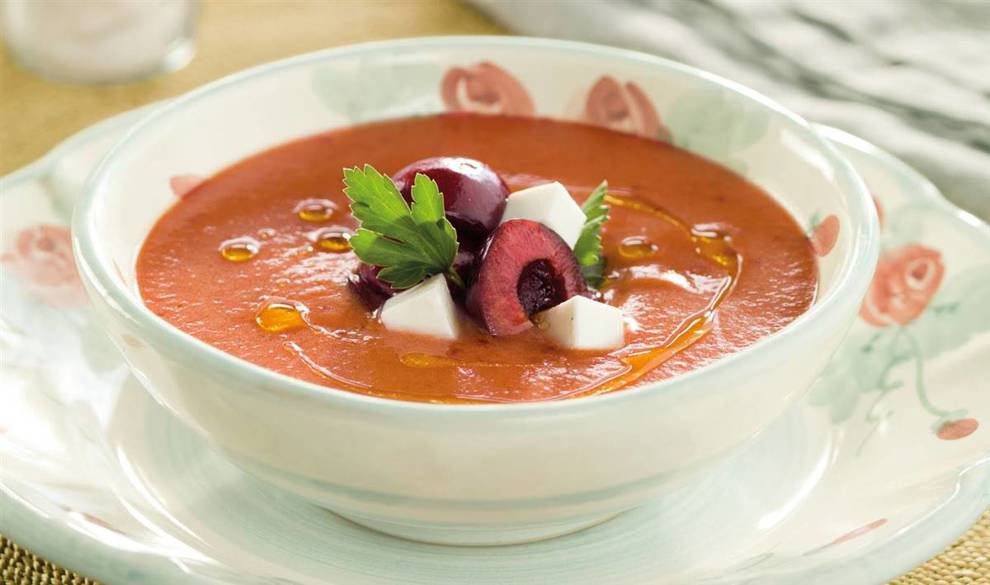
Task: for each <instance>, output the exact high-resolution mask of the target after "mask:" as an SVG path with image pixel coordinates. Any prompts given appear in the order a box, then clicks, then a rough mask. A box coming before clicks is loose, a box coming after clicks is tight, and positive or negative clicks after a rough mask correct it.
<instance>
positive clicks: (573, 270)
mask: <svg viewBox="0 0 990 585" xmlns="http://www.w3.org/2000/svg"><path fill="white" fill-rule="evenodd" d="M579 294H587V285H586V284H585V281H584V276H583V275H582V274H581V267H580V266H579V265H578V263H577V259H576V258H575V257H574V252H572V251H571V248H570V246H568V245H567V243H566V242H564V240H563V239H561V237H560V236H559V235H557V233H556V232H554V231H553V230H551V229H550V228H548V227H546V226H545V225H543V224H541V223H537V222H535V221H530V220H526V219H514V220H511V221H507V222H505V223H503V224H502V225H500V226H499V227H498V229H496V230H495V232H494V233H493V234H492V237H491V239H490V240H489V241H488V245H487V246H486V248H485V250H484V252H483V254H482V260H481V264H480V266H479V268H478V273H477V274H476V276H475V280H474V283H473V284H472V285H471V288H470V289H469V290H468V297H467V308H468V311H469V312H470V313H471V314H472V315H474V316H475V317H476V318H477V319H478V320H479V321H481V323H482V324H483V325H484V326H485V328H486V329H487V330H488V332H489V333H491V334H492V335H514V334H516V333H520V332H522V331H525V330H526V329H528V328H529V327H532V325H533V324H532V322H531V321H530V317H531V316H532V315H533V314H534V313H538V312H540V311H543V310H546V309H549V308H550V307H553V306H555V305H558V304H560V303H562V302H564V301H566V300H567V299H569V298H571V297H573V296H575V295H579Z"/></svg>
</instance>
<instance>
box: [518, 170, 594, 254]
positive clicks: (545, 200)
mask: <svg viewBox="0 0 990 585" xmlns="http://www.w3.org/2000/svg"><path fill="white" fill-rule="evenodd" d="M510 219H529V220H532V221H538V222H540V223H542V224H543V225H545V226H547V227H548V228H550V229H552V230H553V231H555V232H557V235H559V236H560V237H561V239H563V240H564V241H565V242H567V245H568V246H570V247H571V248H574V244H576V243H577V241H578V237H579V236H580V235H581V228H582V227H584V219H585V218H584V212H583V211H581V207H580V206H579V205H578V204H577V203H576V202H575V201H574V199H573V198H572V197H571V194H570V193H568V192H567V189H566V188H564V186H563V185H561V184H560V183H558V182H556V181H555V182H553V183H546V184H544V185H537V186H535V187H530V188H528V189H523V190H522V191H516V192H515V193H513V194H511V195H509V198H508V199H507V200H506V203H505V212H504V213H503V214H502V223H505V222H507V221H509V220H510Z"/></svg>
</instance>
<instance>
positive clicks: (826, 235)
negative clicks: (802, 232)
mask: <svg viewBox="0 0 990 585" xmlns="http://www.w3.org/2000/svg"><path fill="white" fill-rule="evenodd" d="M810 238H811V247H812V248H814V250H815V254H817V255H819V256H828V254H829V252H831V251H832V248H835V243H836V242H838V241H839V218H838V217H836V216H834V215H829V216H828V217H826V218H825V219H823V220H822V221H821V222H820V223H819V224H818V225H816V226H815V229H813V230H812V231H811V236H810Z"/></svg>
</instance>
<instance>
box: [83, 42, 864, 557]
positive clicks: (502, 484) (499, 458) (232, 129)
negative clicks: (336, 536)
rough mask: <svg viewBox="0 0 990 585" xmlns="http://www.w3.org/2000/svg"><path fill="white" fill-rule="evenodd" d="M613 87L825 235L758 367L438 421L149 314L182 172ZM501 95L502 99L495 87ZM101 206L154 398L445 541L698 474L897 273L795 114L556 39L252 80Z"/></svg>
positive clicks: (306, 492) (726, 364)
mask: <svg viewBox="0 0 990 585" xmlns="http://www.w3.org/2000/svg"><path fill="white" fill-rule="evenodd" d="M480 62H490V63H494V64H495V65H496V67H497V69H496V68H493V67H492V66H490V65H485V66H481V67H479V66H477V64H478V63H480ZM604 76H607V77H608V78H609V79H611V80H613V81H614V83H613V82H612V81H608V80H607V79H606V81H604V82H602V81H601V79H602V78H603V77H604ZM469 81H470V83H472V84H473V87H472V88H471V89H472V90H471V91H468V88H467V86H466V83H468V82H469ZM595 83H599V84H601V83H604V84H605V86H608V87H610V88H611V90H610V91H611V92H612V93H613V97H615V98H616V99H618V100H620V101H621V102H622V103H624V104H625V106H626V113H627V115H625V116H621V115H620V116H618V117H614V118H609V119H608V120H605V121H603V120H601V119H599V120H597V121H598V122H600V123H605V122H608V123H611V124H613V125H615V126H616V127H621V128H623V129H625V130H630V131H635V132H640V133H649V134H656V135H657V136H660V135H663V134H666V133H668V132H669V134H670V135H672V136H673V141H674V143H675V144H677V145H679V146H682V147H684V148H687V149H689V150H692V151H694V152H697V153H699V154H702V155H704V156H707V157H709V158H711V159H713V160H716V161H718V162H721V163H723V164H726V165H728V166H730V167H732V168H734V169H737V170H738V171H739V172H741V173H742V174H744V175H745V176H746V177H747V178H749V179H750V180H751V181H753V182H755V183H756V184H758V185H760V186H761V187H763V188H764V189H766V190H767V191H768V192H769V193H771V194H772V195H773V196H774V197H775V198H777V199H778V200H779V201H780V202H781V203H782V204H783V205H784V206H786V208H787V209H789V210H790V211H791V212H792V213H793V215H794V216H795V217H796V218H797V220H798V221H799V222H800V223H801V224H803V225H808V226H809V229H811V227H810V226H817V229H816V230H815V240H816V241H817V243H818V247H819V250H820V251H821V252H822V254H823V255H822V257H821V258H820V267H821V276H820V281H821V286H820V294H819V296H818V299H817V301H816V303H815V305H814V306H813V307H812V308H811V309H810V310H809V311H808V312H807V313H806V314H804V315H803V316H801V317H800V318H799V319H797V320H796V321H794V322H793V323H792V324H791V325H789V326H787V327H786V328H784V329H783V330H781V331H780V332H778V333H776V334H774V335H772V336H770V337H768V338H765V339H763V340H762V341H760V342H758V343H756V344H754V345H753V346H752V347H750V348H748V349H746V350H744V351H741V352H739V353H736V354H734V355H732V356H730V357H727V358H724V359H722V360H719V361H718V362H716V363H714V364H711V365H709V366H707V367H704V368H701V369H698V370H695V371H693V372H691V373H689V374H686V375H682V376H679V377H676V378H674V379H671V380H667V381H664V382H660V383H657V384H651V385H647V386H643V387H637V388H632V389H628V390H624V391H620V392H617V393H614V394H610V395H605V396H598V397H590V398H581V399H575V400H567V401H561V402H544V403H524V404H510V405H432V404H420V403H409V402H399V401H392V400H386V399H379V398H372V397H368V396H362V395H358V394H352V393H349V392H346V391H338V390H333V389H328V388H325V387H322V386H317V385H314V384H311V383H308V382H303V381H300V380H296V379H293V378H289V377H286V376H284V375H281V374H278V373H275V372H272V371H269V370H266V369H264V368H261V367H259V366H256V365H253V364H250V363H248V362H245V361H242V360H240V359H238V358H235V357H233V356H231V355H229V354H226V353H223V352H221V351H219V350H217V349H215V348H213V347H211V346H209V345H207V344H205V343H203V342H201V341H199V340H197V339H195V338H193V337H191V336H189V335H187V334H185V333H183V332H181V331H179V330H178V329H176V328H174V327H172V326H171V325H169V324H168V323H166V322H165V321H163V320H162V319H160V318H158V317H156V316H155V315H154V314H152V313H151V312H150V311H149V310H148V309H147V308H145V307H144V305H143V304H142V302H141V298H140V296H139V294H138V292H137V287H136V284H135V271H134V265H135V258H136V256H137V254H138V251H139V249H140V246H141V243H142V241H143V240H144V237H145V235H146V234H147V232H148V231H149V229H150V228H151V226H152V224H153V223H154V222H155V220H156V219H157V218H158V217H159V216H160V215H161V214H162V213H163V212H164V211H165V210H166V209H167V208H168V207H169V206H171V205H172V204H174V203H175V196H174V195H173V193H172V191H171V190H170V188H169V184H170V179H172V178H174V177H176V176H181V175H189V174H195V175H203V176H209V175H211V174H212V173H214V172H216V171H218V170H220V169H222V168H224V167H225V166H227V165H229V164H231V163H233V162H235V161H238V160H239V159H241V158H243V157H245V156H247V155H250V154H252V153H255V152H257V151H259V150H262V149H265V148H267V147H270V146H273V145H276V144H279V143H281V142H284V141H286V140H289V139H291V138H296V137H299V136H303V135H308V134H313V133H316V132H320V131H324V130H327V129H330V128H334V127H340V126H346V125H350V124H354V123H358V122H364V121H369V120H377V119H384V118H391V117H399V116H410V115H419V114H426V113H435V112H441V111H444V110H445V109H450V108H460V109H473V110H479V109H488V110H492V109H495V110H497V109H499V108H505V109H507V110H508V111H513V112H516V113H528V112H530V111H532V110H534V109H535V112H536V114H537V115H541V116H549V117H558V118H564V117H566V118H573V117H574V116H578V117H581V116H584V115H585V114H586V112H587V111H588V108H585V107H584V105H585V104H586V102H587V100H588V99H589V98H588V93H589V88H590V87H591V86H592V85H593V84H595ZM485 85H487V89H488V90H489V91H487V92H485V91H477V89H478V86H485ZM444 88H445V89H444ZM479 96H480V97H479ZM493 96H494V97H493ZM444 98H446V99H444ZM592 109H594V108H592ZM653 112H655V113H657V114H658V115H659V119H658V123H654V121H655V120H654V119H653V118H651V115H652V113H653ZM86 191H87V192H86V194H85V195H84V198H83V201H82V202H81V204H80V205H79V206H78V208H77V210H76V215H75V218H74V222H73V233H74V237H75V251H76V255H77V259H78V262H79V266H80V270H81V273H82V276H83V280H84V281H85V283H86V286H87V288H88V289H89V292H90V295H91V297H92V299H93V302H94V304H95V305H96V310H97V312H98V314H99V316H100V319H101V321H102V323H103V324H104V325H105V326H106V328H107V330H108V331H109V333H110V335H111V337H112V338H113V340H114V342H115V343H116V344H117V345H118V346H119V347H120V349H121V351H122V352H123V353H124V355H125V356H126V359H127V361H128V363H129V364H130V365H131V368H132V370H133V372H134V375H135V376H136V377H137V378H138V379H139V380H140V381H141V382H142V383H143V384H144V385H145V387H147V389H148V390H149V391H150V392H151V393H152V395H153V396H154V397H155V398H156V399H157V400H158V401H160V402H161V403H162V404H164V405H166V406H167V407H168V408H169V409H170V410H171V412H173V413H174V414H175V415H176V416H177V417H178V418H180V419H181V420H183V421H185V422H186V423H188V424H189V425H190V426H191V427H193V428H194V429H196V430H197V431H199V432H200V433H202V434H203V435H204V436H205V437H207V439H208V440H209V441H210V442H211V443H212V444H213V445H215V446H217V447H219V448H220V449H222V450H223V451H224V452H225V453H226V454H227V455H229V456H230V457H231V458H232V459H233V460H234V461H235V462H237V463H238V464H239V465H241V466H242V467H244V468H245V469H247V470H249V471H251V472H252V473H254V474H256V475H257V476H258V477H260V478H262V479H264V480H265V481H268V482H270V483H273V484H275V485H278V486H281V487H283V488H285V489H287V490H289V491H292V492H295V493H296V494H299V495H301V496H303V497H305V498H309V499H310V500H312V501H314V502H316V503H318V504H320V505H322V506H326V507H328V508H330V509H332V510H334V511H336V512H338V513H340V514H342V515H344V516H346V517H348V518H351V519H353V520H355V521H357V522H359V523H362V524H366V525H369V526H372V527H374V528H377V529H380V530H383V531H385V532H389V533H393V534H397V535H401V536H406V537H409V538H413V539H420V540H427V541H434V542H447V543H464V544H491V543H507V542H519V541H525V540H533V539H538V538H543V537H547V536H551V535H555V534H561V533H565V532H568V531H572V530H575V529H577V528H580V527H582V526H586V525H590V524H594V523H597V522H600V521H602V520H603V519H606V518H608V517H610V516H612V515H615V514H617V513H620V512H622V511H623V510H627V509H629V508H631V507H634V506H636V505H638V504H640V503H642V502H643V501H645V500H647V499H649V498H654V497H657V496H659V495H662V494H663V493H664V492H666V491H669V490H671V489H673V488H674V487H676V486H679V485H682V484H683V483H684V482H685V481H687V480H689V479H690V478H691V477H693V476H695V475H696V474H699V473H702V472H703V471H704V470H705V469H706V468H707V467H708V466H710V465H712V464H713V463H715V462H716V461H718V460H719V459H720V458H722V457H724V456H725V455H727V454H728V453H729V452H730V451H732V450H733V449H734V448H736V447H738V446H740V445H741V444H742V443H744V442H746V441H747V440H748V439H750V438H752V437H753V436H754V435H756V434H757V433H758V432H760V430H761V429H763V428H764V427H766V426H767V424H768V423H770V422H771V421H772V420H774V419H775V418H776V417H777V416H778V415H779V414H781V413H782V412H783V411H784V409H785V408H786V407H787V406H788V404H789V403H791V402H792V401H793V400H795V399H796V398H797V397H799V396H801V395H802V393H803V392H804V391H805V390H806V389H807V388H808V387H809V386H810V384H811V383H812V381H813V380H814V379H815V378H816V376H817V375H818V374H819V372H820V371H821V369H822V368H823V366H824V365H825V363H826V361H827V359H828V357H829V356H830V355H831V353H832V352H833V350H834V349H835V348H836V346H837V345H838V343H839V341H840V340H841V339H842V337H843V335H844V334H845V332H846V329H847V327H848V326H849V325H850V323H851V321H852V319H853V317H854V315H855V314H856V312H857V308H858V307H859V303H860V300H861V298H862V296H863V294H864V292H865V291H866V287H867V284H868V282H869V279H870V277H871V275H872V273H873V268H874V265H875V262H876V256H877V220H876V214H875V211H874V208H873V205H872V203H871V201H870V198H869V196H868V194H867V193H866V191H865V189H864V187H863V185H862V183H861V181H860V180H859V178H858V177H857V176H856V175H855V173H854V172H853V170H852V169H851V167H850V166H849V165H848V164H847V163H846V161H845V160H843V159H842V158H841V157H840V156H839V155H838V154H837V153H836V152H835V151H834V150H833V149H832V148H831V147H830V146H828V145H827V144H826V143H825V141H824V140H822V139H821V138H820V137H819V136H818V135H817V134H815V132H814V131H812V129H811V128H810V127H809V126H808V124H807V123H805V122H804V121H803V120H801V119H800V118H798V117H797V116H795V115H793V114H791V113H789V112H787V111H786V110H784V109H783V108H781V107H780V106H778V105H776V104H774V103H773V102H771V101H769V100H767V99H766V98H764V97H762V96H760V95H758V94H756V93H754V92H752V91H750V90H748V89H746V88H744V87H741V86H739V85H736V84H734V83H731V82H729V81H726V80H724V79H720V78H718V77H715V76H712V75H709V74H707V73H704V72H701V71H697V70H694V69H691V68H689V67H686V66H683V65H679V64H676V63H671V62H669V61H665V60H662V59H658V58H656V57H651V56H648V55H643V54H639V53H634V52H629V51H623V50H617V49H610V48H604V47H598V46H593V45H585V44H576V43H568V42H560V41H550V40H539V39H523V38H497V37H477V38H472V37H468V38H429V39H409V40H402V41H394V42H384V43H375V44H369V45H360V46H354V47H344V48H340V49H333V50H328V51H322V52H318V53H313V54H309V55H302V56H300V57H296V58H292V59H288V60H285V61H280V62H278V63H273V64H270V65H265V66H262V67H258V68H255V69H251V70H249V71H246V72H244V73H241V74H238V75H234V76H232V77H228V78H226V79H223V80H221V81H218V82H216V83H213V84H211V85H208V86H206V87H204V88H202V89H199V90H197V91H194V92H192V93H190V94H188V95H186V96H184V97H182V98H179V99H176V100H174V101H172V102H170V103H168V104H167V105H165V106H163V107H161V108H159V109H157V110H155V111H154V112H153V113H151V114H150V115H148V116H147V117H146V118H145V119H144V120H143V121H142V122H140V123H138V124H137V126H136V127H135V128H134V129H133V130H132V131H131V132H130V133H129V134H128V135H127V136H126V137H125V138H124V139H123V140H122V141H121V142H120V143H119V144H118V145H117V146H116V148H114V150H113V151H112V152H111V153H110V154H109V155H108V156H107V158H106V159H105V160H104V161H103V162H102V164H101V165H100V167H99V169H98V170H97V171H96V173H95V175H94V176H93V177H92V178H91V180H90V182H89V184H88V187H87V190H86Z"/></svg>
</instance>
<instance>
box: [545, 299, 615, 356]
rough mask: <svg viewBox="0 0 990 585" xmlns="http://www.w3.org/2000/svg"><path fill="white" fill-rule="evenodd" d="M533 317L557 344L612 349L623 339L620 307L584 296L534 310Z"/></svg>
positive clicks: (571, 346)
mask: <svg viewBox="0 0 990 585" xmlns="http://www.w3.org/2000/svg"><path fill="white" fill-rule="evenodd" d="M533 320H534V321H535V322H536V326H537V327H538V328H539V329H540V330H541V331H543V332H544V333H546V334H547V335H548V336H549V337H550V338H551V339H553V340H554V342H556V343H557V345H559V346H561V347H565V348H567V349H614V348H617V347H622V344H623V342H624V341H625V331H624V329H623V323H622V310H621V309H619V308H617V307H613V306H611V305H606V304H605V303H599V302H597V301H593V300H591V299H589V298H587V297H582V296H576V297H571V298H569V299H567V300H566V301H564V302H563V303H560V304H559V305H557V306H556V307H552V308H550V309H547V310H546V311H543V312H542V313H537V314H536V315H535V317H534V318H533Z"/></svg>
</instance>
